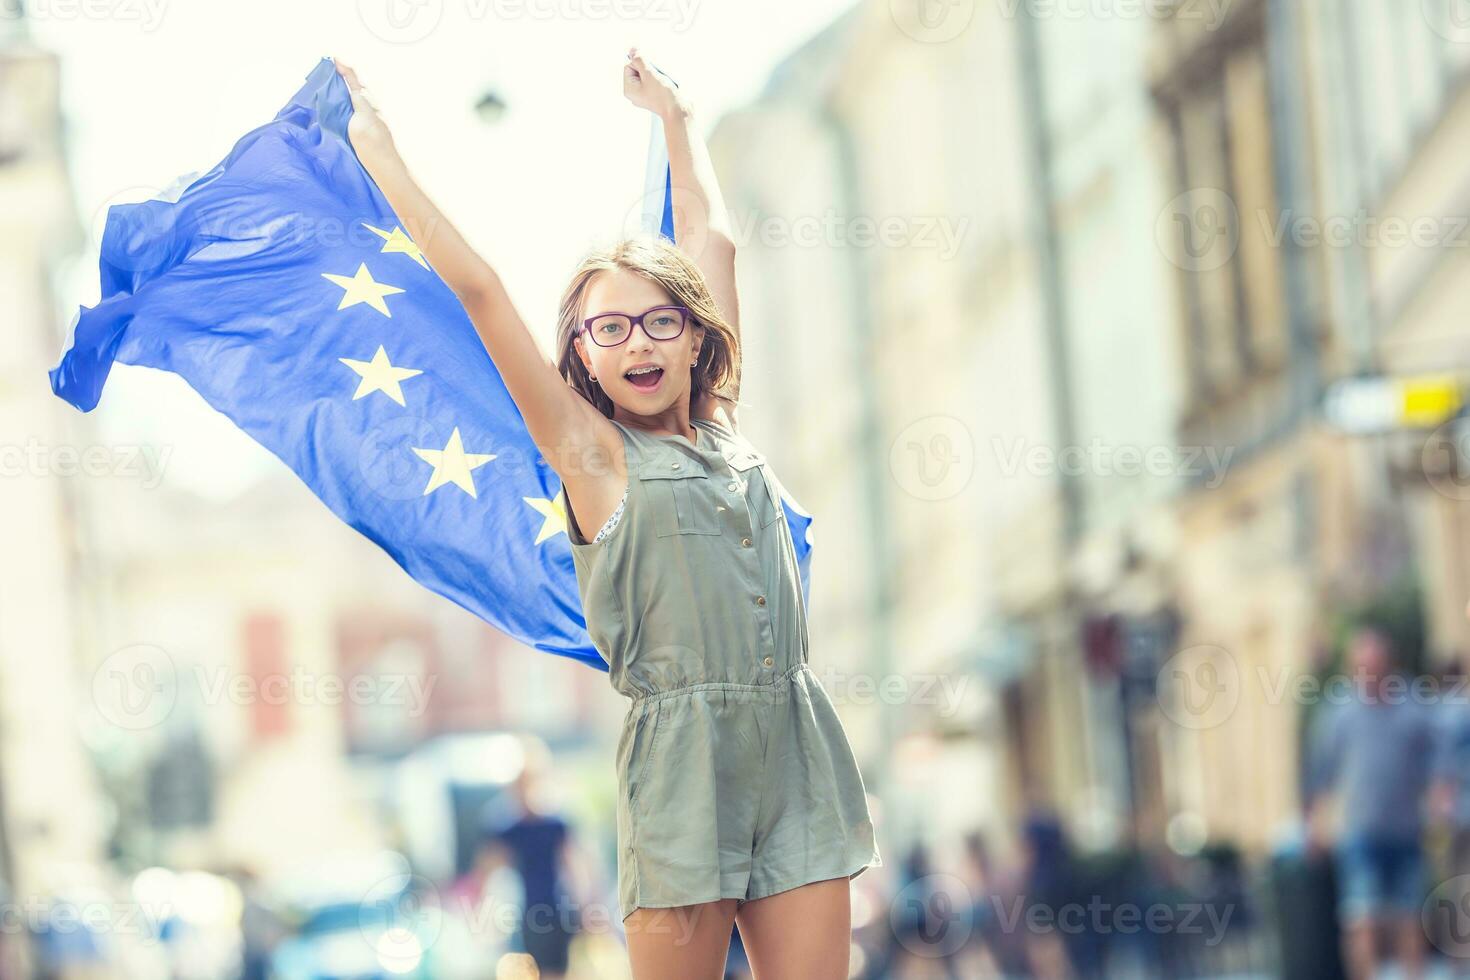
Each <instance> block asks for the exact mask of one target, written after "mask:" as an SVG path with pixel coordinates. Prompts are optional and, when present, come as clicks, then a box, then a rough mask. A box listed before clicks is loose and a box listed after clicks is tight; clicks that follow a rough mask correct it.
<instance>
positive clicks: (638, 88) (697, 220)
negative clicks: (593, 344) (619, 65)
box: [623, 48, 740, 421]
mask: <svg viewBox="0 0 1470 980" xmlns="http://www.w3.org/2000/svg"><path fill="white" fill-rule="evenodd" d="M623 94H624V95H625V96H626V97H627V98H628V101H630V102H632V103H633V104H634V105H636V106H639V107H641V108H644V109H647V110H648V111H649V112H652V113H654V114H656V115H657V116H658V117H659V119H661V120H662V121H663V125H664V140H665V142H666V143H667V145H668V150H669V183H670V185H671V191H672V193H673V195H674V203H675V205H676V206H675V208H674V238H675V243H676V244H677V245H678V247H679V248H681V249H683V250H684V252H685V253H686V254H688V256H689V258H690V259H691V260H692V261H693V262H694V264H695V265H697V266H699V271H700V272H702V273H704V278H705V282H706V283H708V285H709V289H710V293H711V294H713V296H714V298H715V303H716V305H718V306H719V308H720V312H721V313H723V314H724V315H725V319H726V321H728V322H729V324H730V328H731V329H732V330H734V331H735V335H736V337H737V338H738V337H739V336H740V295H739V292H738V290H737V289H736V284H735V239H734V235H733V234H732V233H731V230H730V216H729V214H727V213H726V211H725V201H724V198H723V197H721V196H720V184H719V181H718V180H716V179H715V167H714V164H713V163H712V162H711V161H710V156H709V150H708V148H706V147H705V145H704V140H703V139H701V138H700V136H699V134H698V132H696V129H695V122H694V104H693V103H692V102H691V101H690V99H689V97H688V96H686V95H685V94H684V93H682V92H681V91H679V89H678V88H677V87H676V86H675V85H674V84H673V83H672V82H671V81H669V78H668V76H667V75H665V74H663V73H662V72H660V71H659V70H658V69H657V68H655V67H654V66H652V65H651V64H649V63H648V62H647V61H646V60H644V58H643V56H642V55H641V54H639V53H638V49H637V48H630V49H629V50H628V63H627V65H625V66H624V67H623ZM735 376H736V377H737V378H738V377H739V376H740V366H739V365H738V364H737V365H736V366H735ZM737 385H738V382H737ZM724 394H725V395H727V396H728V400H727V399H724V398H722V399H721V402H722V403H724V407H725V409H726V411H727V412H728V413H729V414H730V417H731V419H732V421H733V419H734V414H735V402H736V401H738V400H739V397H740V392H739V390H738V387H737V390H735V391H731V392H725V393H724ZM696 414H702V413H696Z"/></svg>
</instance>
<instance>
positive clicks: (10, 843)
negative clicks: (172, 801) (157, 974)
mask: <svg viewBox="0 0 1470 980" xmlns="http://www.w3.org/2000/svg"><path fill="white" fill-rule="evenodd" d="M0 208H3V212H0V213H3V214H4V215H5V227H6V232H7V233H6V234H5V235H4V236H3V240H0V250H3V252H4V257H3V261H0V304H3V308H4V309H5V311H6V318H5V323H6V326H7V331H6V339H5V343H4V344H3V345H0V403H3V408H0V467H3V472H0V476H3V478H0V539H3V540H4V541H5V543H6V546H7V550H8V556H7V560H6V561H4V562H0V883H3V885H4V886H5V887H6V888H7V889H9V894H8V896H7V898H6V901H7V905H8V906H9V907H11V908H12V909H20V908H27V909H28V908H34V907H35V904H34V903H36V902H39V901H43V900H44V899H45V898H46V897H47V896H49V895H54V894H59V893H63V892H68V891H69V890H71V889H74V888H83V887H92V886H93V885H95V884H96V878H95V876H93V875H91V874H89V873H88V869H89V868H95V867H96V866H97V863H98V862H99V861H100V859H101V857H102V853H103V841H104V837H105V827H104V826H103V819H104V818H103V814H104V812H105V808H104V807H103V806H102V805H101V803H102V800H101V797H100V793H99V787H98V784H97V781H96V779H95V777H94V773H93V771H92V768H91V765H90V763H89V760H88V758H87V755H86V753H85V752H84V750H83V747H82V744H81V741H80V740H79V738H78V735H77V728H76V718H77V716H78V711H79V709H80V707H81V699H82V698H84V697H85V692H86V691H87V690H88V688H89V686H90V682H91V678H90V675H89V674H87V673H86V671H85V667H84V664H83V663H82V662H81V660H80V658H79V656H78V654H79V651H80V649H81V647H82V644H83V643H84V642H85V640H86V638H87V634H86V631H85V624H84V623H81V622H79V621H78V618H77V616H76V615H75V607H74V605H73V601H74V599H75V598H76V595H77V575H78V566H79V563H80V562H82V561H84V558H83V551H84V545H83V542H82V540H81V533H82V530H83V529H82V526H81V524H80V522H79V519H78V514H77V501H76V495H75V490H76V488H77V485H78V483H79V482H80V481H81V480H82V479H84V476H83V475H81V474H82V472H83V469H82V468H83V465H84V464H86V463H88V462H89V461H90V460H92V459H93V458H95V454H96V452H97V451H99V450H102V451H105V447H100V446H98V445H97V444H96V443H95V441H94V440H93V437H92V435H91V433H90V430H89V427H88V426H86V425H84V424H78V422H77V420H76V419H74V418H71V417H69V416H68V415H67V413H66V412H65V411H64V409H65V407H66V406H64V405H62V404H61V403H60V402H58V401H57V399H56V398H55V397H53V396H52V395H51V392H50V389H49V387H48V386H47V384H46V371H47V369H49V368H50V367H51V365H52V363H53V358H54V354H55V345H56V339H57V334H58V332H59V328H60V318H59V314H58V310H57V307H56V305H55V292H54V289H53V287H54V284H55V279H56V276H57V270H58V268H59V266H60V264H61V262H62V260H63V259H64V257H65V256H66V255H68V254H69V253H70V252H71V251H72V250H74V249H75V248H77V247H78V244H79V242H80V240H81V223H80V221H79V219H78V216H77V213H76V210H75V206H74V203H73V200H72V191H71V184H70V181H69V179H68V175H67V170H66V160H65V133H64V127H63V124H62V115H61V110H60V69H59V66H58V63H57V60H56V58H55V57H54V56H53V55H51V54H50V53H48V52H47V51H44V50H42V49H39V48H38V47H36V46H35V45H33V44H32V43H31V42H30V40H29V38H28V35H27V32H26V29H25V21H24V20H23V19H13V18H11V19H5V20H0ZM12 902H13V903H15V904H14V905H11V904H10V903H12ZM14 924H16V919H12V926H13V925H14ZM10 931H12V930H11V929H10V928H8V929H7V932H10Z"/></svg>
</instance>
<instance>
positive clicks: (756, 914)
mask: <svg viewBox="0 0 1470 980" xmlns="http://www.w3.org/2000/svg"><path fill="white" fill-rule="evenodd" d="M735 921H736V922H738V923H739V925H740V938H741V941H742V942H744V943H745V952H746V954H747V955H748V956H749V957H750V966H751V969H752V970H753V971H754V973H755V980H847V971H848V958H849V955H850V953H851V944H852V892H851V886H850V883H849V880H848V879H847V878H846V877H843V878H829V879H827V880H826V881H814V882H812V883H811V884H809V885H802V886H801V887H799V888H792V889H790V890H789V891H784V892H778V893H777V894H775V895H768V896H766V897H765V898H757V899H755V900H754V901H750V902H746V903H745V904H744V905H742V906H740V910H739V911H738V912H736V913H735Z"/></svg>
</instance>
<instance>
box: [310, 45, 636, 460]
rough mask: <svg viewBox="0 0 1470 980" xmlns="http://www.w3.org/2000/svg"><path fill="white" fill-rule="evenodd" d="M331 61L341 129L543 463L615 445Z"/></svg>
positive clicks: (607, 427) (345, 72)
mask: <svg viewBox="0 0 1470 980" xmlns="http://www.w3.org/2000/svg"><path fill="white" fill-rule="evenodd" d="M336 65H337V70H338V72H339V73H340V74H341V75H342V77H343V79H345V80H346V82H347V87H348V91H349V92H350V93H351V94H352V119H351V120H350V121H349V122H348V127H347V135H348V138H349V139H350V140H351V141H352V148H353V150H354V151H355V152H356V153H357V157H358V159H359V160H360V161H362V164H363V166H364V167H365V168H366V169H367V171H368V174H369V176H371V177H372V179H373V182H374V183H376V184H377V185H378V189H379V190H380V191H382V192H383V196H384V197H385V198H387V199H388V203H389V204H390V205H391V206H392V208H393V211H394V213H395V214H397V215H398V218H399V220H401V221H402V222H403V223H404V226H405V230H406V231H407V232H408V233H409V235H410V237H412V238H413V239H414V241H415V243H416V244H417V245H418V246H419V248H420V249H421V250H422V251H423V253H424V257H425V259H427V260H428V263H429V265H430V266H431V267H432V268H433V270H434V271H435V272H436V273H437V274H438V275H439V277H440V278H441V279H443V280H444V282H445V284H446V285H448V286H449V288H450V289H452V290H454V293H455V295H456V296H457V297H459V301H460V303H461V304H462V305H463V306H464V308H465V312H466V313H468V314H469V317H470V320H471V322H473V323H474V325H475V330H476V332H477V333H479V335H480V340H481V342H483V343H484V345H485V350H486V351H488V352H489V354H490V359H491V360H493V361H494V362H495V367H496V368H497V369H498V370H499V371H500V375H501V377H502V378H504V379H505V387H506V389H507V390H508V391H509V392H510V396H511V398H512V399H514V400H515V403H516V407H517V408H519V409H520V410H521V415H522V416H523V417H524V418H525V420H526V428H527V429H528V430H529V431H530V433H531V438H532V439H533V440H534V441H535V443H536V446H537V448H539V449H540V450H541V453H542V455H543V456H545V458H546V461H547V463H548V464H549V465H550V466H551V468H552V469H553V470H554V471H556V473H557V474H558V475H560V476H562V477H563V478H565V477H566V472H567V469H566V467H567V466H568V465H575V466H582V467H585V464H586V462H587V460H586V458H585V453H586V450H588V449H591V448H593V447H594V446H598V447H601V448H603V449H604V450H607V451H611V450H612V449H613V448H614V447H616V448H621V438H620V437H619V436H618V434H617V431H616V430H615V429H614V428H613V426H612V424H611V423H609V422H608V421H607V419H606V418H604V417H603V416H602V414H601V413H600V412H598V411H597V409H596V408H594V407H593V406H592V405H591V404H590V403H589V402H587V401H586V399H584V398H582V397H581V396H580V395H578V394H577V393H576V392H575V391H573V390H572V388H571V386H569V385H568V384H567V383H566V381H565V379H563V378H562V376H561V374H560V373H559V372H558V371H557V369H556V364H555V363H554V362H553V361H552V360H551V359H550V358H549V357H547V356H546V355H545V354H544V353H543V352H542V351H541V348H540V347H539V346H538V345H537V344H536V339H535V338H534V337H532V336H531V332H530V330H528V329H527V328H526V324H525V321H524V320H522V319H521V316H520V314H519V313H518V312H517V311H516V308H515V305H514V304H513V303H512V302H511V299H510V295H509V294H508V293H507V292H506V290H505V287H504V285H503V284H502V283H501V281H500V277H499V276H498V275H497V274H496V273H495V270H494V269H492V268H491V267H490V264H489V263H488V262H486V261H485V260H484V259H483V258H481V257H480V256H479V255H478V254H477V253H476V252H475V250H474V249H472V248H471V247H470V246H469V244H468V243H467V242H466V241H465V240H464V238H463V237H462V236H461V235H460V233H459V232H458V230H456V229H455V227H454V226H453V225H452V224H450V222H449V220H448V219H447V218H445V217H444V215H443V213H441V212H440V211H439V209H438V208H437V207H436V206H435V205H434V203H433V202H432V201H431V200H429V197H428V195H427V194H425V193H424V191H423V189H422V188H421V187H419V185H418V183H417V182H416V181H415V180H414V179H413V177H412V175H410V174H409V171H408V167H407V165H406V164H405V163H404V162H403V159H402V158H401V157H400V156H399V155H398V148H397V147H396V146H395V145H394V143H393V137H392V135H391V134H390V133H389V132H388V127H387V124H386V123H385V122H384V121H383V120H382V118H381V117H380V116H379V115H378V112H377V109H376V108H375V107H374V106H373V104H372V101H371V99H370V98H369V97H368V94H367V92H366V90H365V89H364V88H363V86H362V83H361V82H360V81H359V80H358V78H357V73H356V72H354V71H353V70H352V69H351V68H349V67H348V66H347V65H345V64H343V63H342V62H340V61H337V62H336ZM604 458H605V457H604Z"/></svg>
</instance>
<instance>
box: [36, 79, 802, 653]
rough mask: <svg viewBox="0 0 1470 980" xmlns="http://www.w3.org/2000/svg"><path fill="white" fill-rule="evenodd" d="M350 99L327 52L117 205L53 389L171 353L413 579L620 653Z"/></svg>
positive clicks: (503, 395)
mask: <svg viewBox="0 0 1470 980" xmlns="http://www.w3.org/2000/svg"><path fill="white" fill-rule="evenodd" d="M351 114H352V103H351V99H350V97H349V95H348V91H347V85H346V82H345V81H344V80H343V79H342V78H341V76H340V75H339V74H338V73H337V71H336V67H335V65H334V64H333V62H332V61H331V59H329V58H324V59H322V61H321V62H320V63H319V64H318V65H317V66H316V68H315V69H313V71H312V72H311V73H310V75H308V76H307V79H306V83H305V84H304V85H303V86H302V87H301V89H300V90H299V91H298V92H297V93H296V94H295V95H294V96H292V98H291V100H290V101H289V102H288V103H287V104H286V105H285V107H283V108H282V109H281V111H280V112H279V113H277V115H276V117H275V119H273V120H272V121H270V122H268V123H266V124H265V125H263V126H260V127H258V128H257V129H254V130H252V131H251V132H249V133H247V134H246V135H245V136H244V137H242V138H241V139H240V140H239V142H237V143H236V144H235V146H234V148H233V149H232V150H231V151H230V154H229V155H228V156H227V157H226V158H225V159H224V160H223V161H221V162H220V163H219V164H218V165H216V166H215V167H214V168H213V169H212V170H210V171H209V172H208V173H206V174H204V175H203V176H201V177H197V178H195V179H192V180H189V181H187V182H186V181H185V180H181V181H180V182H179V183H178V185H177V186H178V190H176V192H170V193H166V194H165V195H163V196H162V197H160V198H156V199H154V200H149V201H144V202H141V203H137V204H124V205H114V206H113V207H111V208H109V209H108V212H107V219H106V224H105V228H104V232H103V238H102V246H101V262H100V273H101V281H102V298H101V301H100V302H99V303H98V304H97V305H96V306H95V307H91V308H86V307H83V308H82V309H81V310H80V311H79V313H78V315H77V318H76V320H75V322H74V324H73V327H72V337H71V341H70V344H69V346H68V349H67V350H66V351H65V352H64V353H63V355H62V357H61V360H60V363H59V364H58V365H57V367H55V368H54V369H53V370H52V371H51V372H50V379H51V386H52V390H53V391H54V392H55V393H56V394H57V395H58V396H60V397H61V398H63V399H65V400H66V401H68V402H70V403H71V404H73V405H74V406H76V407H77V408H79V409H81V410H82V411H91V410H92V409H93V408H95V407H96V405H97V402H98V400H99V399H100V398H101V395H102V388H103V385H104V384H105V382H106V380H107V375H108V372H109V370H110V369H111V366H112V364H113V363H114V362H122V363H125V364H137V365H145V366H148V367H154V368H160V369H163V370H165V371H172V372H173V373H175V374H178V375H179V376H181V377H183V378H184V379H185V380H186V381H187V382H188V383H189V384H190V385H191V386H192V387H193V388H194V389H195V390H196V391H198V392H199V394H200V395H201V396H203V398H204V400H205V401H206V402H208V403H209V404H210V405H211V406H213V407H214V408H215V409H217V410H218V411H220V412H222V413H224V414H225V415H226V416H228V417H229V418H230V419H231V420H232V421H233V422H234V423H235V424H236V425H238V426H239V427H240V428H242V429H243V430H244V431H245V432H247V433H249V434H250V436H251V437H252V438H254V439H255V440H256V441H257V442H259V443H260V444H261V445H263V446H265V447H266V448H267V449H269V450H270V451H271V452H272V453H274V454H275V455H276V456H278V457H279V458H280V459H281V460H282V461H283V462H285V463H286V465H287V466H289V467H290V468H291V469H292V470H293V471H294V472H295V473H296V474H297V476H299V477H300V478H301V479H302V480H303V481H304V482H305V483H306V485H307V486H308V487H310V488H311V490H312V491H313V492H314V493H315V494H316V495H317V496H318V497H320V498H321V500H322V501H323V502H324V503H325V504H326V505H327V507H329V508H330V509H331V510H332V512H333V513H335V514H336V515H337V516H338V517H339V518H341V519H342V520H343V521H345V522H347V523H348V524H350V525H351V526H352V527H354V528H356V529H357V530H358V531H360V532H362V533H363V534H364V535H366V536H367V537H368V538H369V539H371V540H372V541H374V542H376V543H377V544H378V545H379V546H380V547H382V548H383V550H384V551H386V552H387V553H388V554H389V555H391V556H392V557H393V559H394V560H395V561H396V562H398V564H399V565H401V566H402V567H403V568H404V570H405V571H407V572H408V574H410V575H411V576H413V577H414V578H415V579H416V580H417V581H419V582H420V583H421V584H423V585H424V586H426V587H428V588H429V589H432V590H433V591H435V592H437V593H439V594H441V595H444V596H446V597H448V598H449V599H451V600H453V601H454V602H456V603H458V604H459V605H461V606H463V607H464V608H465V609H468V610H469V611H470V612H472V613H474V614H475V615H477V616H479V617H480V618H482V619H484V620H485V621H486V622H488V623H490V624H491V625H493V626H495V627H496V628H497V629H500V630H501V631H503V632H505V633H506V634H508V635H510V636H512V637H514V638H516V639H518V640H520V641H521V642H523V643H526V644H528V645H530V646H532V647H534V648H536V649H538V650H543V651H546V652H549V653H552V654H556V655H559V656H564V657H570V658H573V659H575V660H578V661H581V662H583V663H586V664H588V665H590V666H593V667H597V668H600V669H602V670H606V669H607V663H606V662H605V661H604V660H603V658H602V656H601V654H599V653H598V652H597V650H596V648H595V647H594V646H593V645H592V642H591V640H590V638H589V637H588V635H587V630H586V621H585V619H584V617H583V614H582V608H581V601H580V598H579V596H578V592H577V584H576V573H575V569H574V567H573V564H572V557H571V546H570V544H569V542H568V539H567V536H566V508H565V499H564V496H563V495H562V492H561V481H560V479H559V478H558V477H557V475H556V473H555V472H554V471H553V470H552V469H551V468H550V466H549V465H548V464H547V463H546V461H545V460H544V459H543V458H542V456H541V454H540V451H539V450H538V449H537V447H536V445H535V443H534V442H533V441H532V439H531V436H530V433H529V431H528V430H527V429H526V425H525V422H524V420H523V419H522V418H521V414H520V411H519V409H518V408H517V407H516V405H515V403H514V402H513V401H512V400H511V398H510V395H509V393H508V392H507V390H506V387H505V383H504V382H503V381H502V379H501V377H500V374H499V372H498V371H497V370H496V368H495V365H494V363H493V362H492V361H491V360H490V357H489V355H488V354H487V353H486V351H485V348H484V346H483V344H482V343H481V341H480V339H479V336H478V334H477V333H476V332H475V328H474V325H473V324H472V323H471V322H470V319H469V317H468V315H467V314H466V313H465V310H464V307H463V306H462V305H461V304H460V302H459V300H458V298H457V297H456V296H455V294H454V292H453V291H452V290H451V289H450V288H449V287H448V286H447V285H445V283H444V282H443V280H441V279H440V278H439V277H438V275H437V274H436V273H435V272H434V271H433V270H432V269H431V268H430V267H429V265H428V263H427V262H426V261H425V259H424V256H423V254H422V253H421V252H420V250H419V248H418V246H417V245H416V244H415V243H414V242H413V240H412V239H411V238H410V237H409V235H408V234H407V233H406V232H405V229H404V228H403V227H402V225H401V222H400V221H399V220H398V218H397V217H396V216H395V215H394V214H393V211H392V209H391V208H390V207H389V205H388V202H387V200H386V199H385V198H384V197H383V195H382V193H381V192H380V191H379V190H378V188H377V186H376V185H375V184H374V183H373V181H372V179H371V178H370V177H369V176H368V174H367V171H366V170H365V169H364V168H363V167H362V165H361V163H359V161H358V159H357V157H356V154H355V153H354V152H353V150H352V146H351V144H350V143H349V142H348V140H347V135H346V132H347V120H348V119H349V118H350V116H351ZM658 144H659V146H658V152H659V153H663V152H664V149H663V141H662V139H659V140H658ZM663 166H664V170H665V190H666V189H667V186H668V175H667V158H666V157H665V158H664V159H663ZM654 218H655V219H656V221H657V227H650V228H649V230H650V231H656V232H659V233H662V234H664V235H665V237H668V238H670V239H672V235H673V214H672V207H671V203H670V202H669V200H668V195H667V192H665V194H664V195H663V198H662V200H661V201H660V202H659V203H658V204H657V206H656V209H655V215H654ZM782 507H783V509H784V510H785V512H786V516H787V520H788V526H789V527H790V529H791V533H792V538H793V542H794V543H795V545H796V550H797V555H798V559H799V562H800V565H801V573H802V589H803V592H804V593H807V594H809V593H808V589H809V584H808V583H809V581H810V578H809V564H810V552H811V537H810V533H809V531H810V524H811V517H810V515H808V514H806V513H805V512H804V511H803V510H802V509H801V508H800V507H799V506H798V505H796V502H795V501H794V500H792V499H790V498H789V497H783V499H782Z"/></svg>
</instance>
